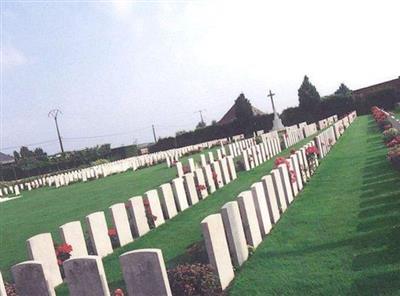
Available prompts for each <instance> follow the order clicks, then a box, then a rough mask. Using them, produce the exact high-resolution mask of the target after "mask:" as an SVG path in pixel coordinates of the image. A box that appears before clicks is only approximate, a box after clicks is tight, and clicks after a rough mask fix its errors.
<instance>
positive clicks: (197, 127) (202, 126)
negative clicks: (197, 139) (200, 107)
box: [196, 121, 206, 129]
mask: <svg viewBox="0 0 400 296" xmlns="http://www.w3.org/2000/svg"><path fill="white" fill-rule="evenodd" d="M204 127H206V123H205V122H204V121H199V123H198V124H197V125H196V129H200V128H204Z"/></svg>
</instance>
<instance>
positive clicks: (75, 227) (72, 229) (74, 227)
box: [60, 221, 88, 257]
mask: <svg viewBox="0 0 400 296" xmlns="http://www.w3.org/2000/svg"><path fill="white" fill-rule="evenodd" d="M60 236H61V239H62V241H63V242H64V243H66V244H69V245H71V247H72V252H71V257H81V256H87V254H88V251H87V248H86V242H85V237H84V235H83V230H82V226H81V222H80V221H73V222H69V223H66V224H64V225H61V226H60Z"/></svg>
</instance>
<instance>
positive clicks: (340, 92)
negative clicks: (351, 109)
mask: <svg viewBox="0 0 400 296" xmlns="http://www.w3.org/2000/svg"><path fill="white" fill-rule="evenodd" d="M334 94H335V95H337V96H345V97H350V96H351V90H350V89H349V88H348V87H347V86H346V85H345V84H344V83H341V84H340V86H339V88H338V89H337V90H336V91H335V93H334Z"/></svg>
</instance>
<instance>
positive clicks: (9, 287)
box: [4, 282, 18, 296]
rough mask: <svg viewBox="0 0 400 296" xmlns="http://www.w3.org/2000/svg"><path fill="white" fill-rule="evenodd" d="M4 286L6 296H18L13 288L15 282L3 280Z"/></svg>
mask: <svg viewBox="0 0 400 296" xmlns="http://www.w3.org/2000/svg"><path fill="white" fill-rule="evenodd" d="M4 287H5V288H6V295H7V296H18V294H17V290H16V289H15V284H10V283H7V282H5V283H4Z"/></svg>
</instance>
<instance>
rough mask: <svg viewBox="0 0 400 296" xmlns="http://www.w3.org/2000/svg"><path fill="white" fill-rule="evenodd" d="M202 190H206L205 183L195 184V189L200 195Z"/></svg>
mask: <svg viewBox="0 0 400 296" xmlns="http://www.w3.org/2000/svg"><path fill="white" fill-rule="evenodd" d="M204 190H207V187H206V186H205V185H203V184H198V185H196V191H197V193H198V194H199V195H200V196H202V193H203V191H204Z"/></svg>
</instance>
